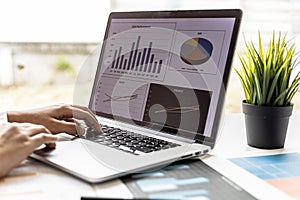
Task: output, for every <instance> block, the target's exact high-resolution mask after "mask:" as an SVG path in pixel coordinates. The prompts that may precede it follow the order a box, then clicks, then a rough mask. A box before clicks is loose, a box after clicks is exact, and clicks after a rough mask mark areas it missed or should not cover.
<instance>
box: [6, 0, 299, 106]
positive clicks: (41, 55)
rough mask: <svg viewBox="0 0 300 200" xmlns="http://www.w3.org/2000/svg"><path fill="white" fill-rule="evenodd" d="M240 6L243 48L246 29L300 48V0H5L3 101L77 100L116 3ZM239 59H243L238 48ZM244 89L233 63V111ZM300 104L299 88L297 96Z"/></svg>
mask: <svg viewBox="0 0 300 200" xmlns="http://www.w3.org/2000/svg"><path fill="white" fill-rule="evenodd" d="M222 8H223V9H224V8H240V9H242V10H243V12H244V16H243V20H242V26H241V31H240V36H239V40H238V45H237V50H236V52H237V53H238V52H240V53H241V52H242V49H243V48H244V38H243V35H244V37H245V38H246V40H247V41H250V40H253V41H255V40H256V39H257V33H258V31H260V32H261V34H262V38H263V40H264V41H265V42H268V41H269V39H270V37H271V35H272V33H273V31H276V32H283V33H287V34H288V38H290V39H293V40H294V41H295V42H296V43H297V46H298V48H297V49H298V51H299V50H300V37H299V33H300V26H299V21H300V1H299V0H264V1H261V0H152V1H150V0H74V1H68V0H51V1H50V0H43V1H39V0H6V1H0V27H1V28H0V107H1V108H5V109H8V110H11V109H25V108H31V107H37V106H43V105H47V104H56V103H62V102H64V103H73V93H74V87H75V83H76V77H77V74H78V73H79V72H80V70H81V66H82V65H84V63H86V59H87V58H88V57H89V56H90V55H91V54H92V53H93V52H95V50H96V49H97V48H98V47H99V46H100V44H101V41H102V39H103V35H104V31H105V27H106V22H107V17H108V15H109V13H110V12H111V11H139V10H174V9H175V10H176V9H180V10H181V9H222ZM233 67H236V68H239V67H240V63H239V61H238V59H237V56H235V59H234V63H233ZM243 99H244V95H243V91H242V88H241V85H240V83H239V80H238V78H237V76H236V74H235V73H234V72H233V71H232V73H231V77H230V81H229V86H228V93H227V98H226V112H241V101H242V100H243ZM294 104H295V107H296V109H300V97H299V92H298V94H296V98H295V100H294Z"/></svg>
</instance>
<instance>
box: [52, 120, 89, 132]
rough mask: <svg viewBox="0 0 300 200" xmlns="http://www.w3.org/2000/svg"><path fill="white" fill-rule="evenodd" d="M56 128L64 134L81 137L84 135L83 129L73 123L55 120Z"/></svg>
mask: <svg viewBox="0 0 300 200" xmlns="http://www.w3.org/2000/svg"><path fill="white" fill-rule="evenodd" d="M56 127H57V129H58V130H60V132H66V133H69V134H72V135H83V134H84V133H85V129H84V128H83V127H81V126H80V124H79V125H77V124H76V123H75V122H67V121H63V120H56Z"/></svg>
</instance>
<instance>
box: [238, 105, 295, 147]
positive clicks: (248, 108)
mask: <svg viewBox="0 0 300 200" xmlns="http://www.w3.org/2000/svg"><path fill="white" fill-rule="evenodd" d="M292 111H293V104H291V105H289V106H282V107H273V106H257V105H252V104H248V103H246V101H245V100H244V101H243V112H244V114H245V124H246V135H247V143H248V145H249V146H252V147H256V148H261V149H278V148H283V147H284V143H285V138H286V132H287V128H288V124H289V117H290V116H291V114H292Z"/></svg>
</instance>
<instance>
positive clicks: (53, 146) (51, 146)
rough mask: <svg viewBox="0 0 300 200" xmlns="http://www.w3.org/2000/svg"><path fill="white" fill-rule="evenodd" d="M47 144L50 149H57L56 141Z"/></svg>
mask: <svg viewBox="0 0 300 200" xmlns="http://www.w3.org/2000/svg"><path fill="white" fill-rule="evenodd" d="M46 146H47V147H49V148H50V149H55V148H56V143H46Z"/></svg>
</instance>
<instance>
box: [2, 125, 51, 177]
mask: <svg viewBox="0 0 300 200" xmlns="http://www.w3.org/2000/svg"><path fill="white" fill-rule="evenodd" d="M56 140H57V136H55V135H52V134H51V133H50V131H49V130H48V129H47V128H45V127H44V126H41V125H34V124H29V123H4V124H0V163H1V164H0V177H1V176H4V175H6V174H7V173H8V172H9V171H10V170H11V169H12V168H14V167H16V166H17V165H18V164H19V163H20V162H22V161H23V160H25V159H26V158H27V156H28V155H29V154H31V153H32V152H33V151H34V150H35V149H36V148H37V147H39V146H40V145H42V144H47V145H48V146H49V147H51V148H54V147H55V143H54V142H55V141H56Z"/></svg>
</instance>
